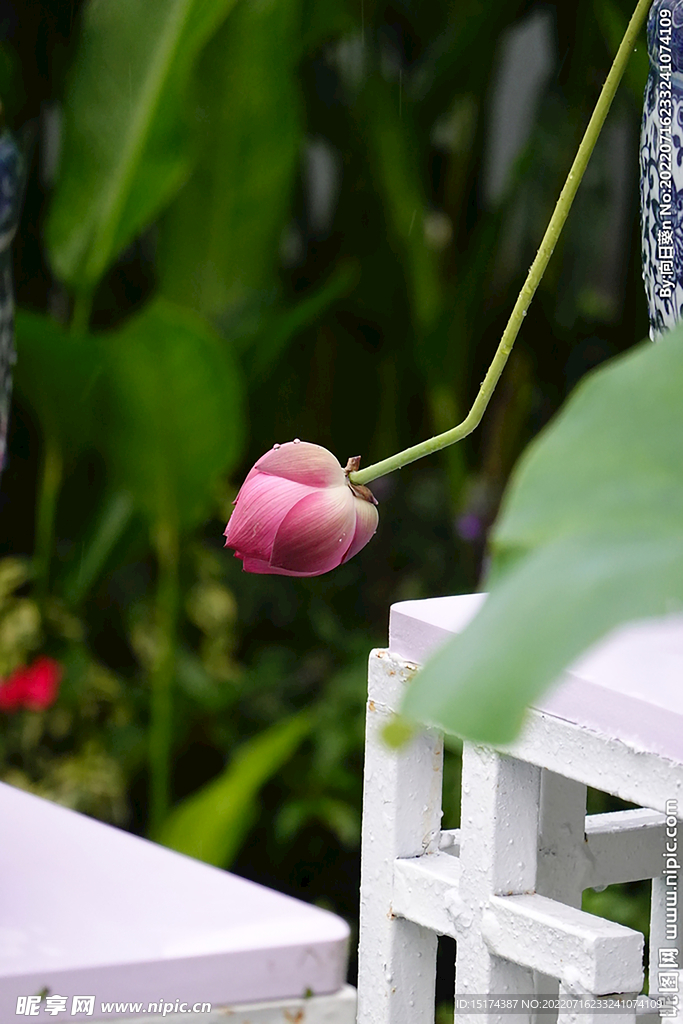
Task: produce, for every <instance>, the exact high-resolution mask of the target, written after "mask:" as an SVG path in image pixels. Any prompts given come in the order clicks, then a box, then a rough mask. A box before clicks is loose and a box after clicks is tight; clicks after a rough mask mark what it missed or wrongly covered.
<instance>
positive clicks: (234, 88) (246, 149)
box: [159, 0, 302, 317]
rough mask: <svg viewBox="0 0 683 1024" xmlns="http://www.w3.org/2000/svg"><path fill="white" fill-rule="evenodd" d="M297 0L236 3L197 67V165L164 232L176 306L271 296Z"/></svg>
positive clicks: (293, 134)
mask: <svg viewBox="0 0 683 1024" xmlns="http://www.w3.org/2000/svg"><path fill="white" fill-rule="evenodd" d="M300 34H301V24H300V0H262V2H260V3H241V4H238V5H237V7H236V8H235V10H234V11H233V12H232V14H231V15H230V17H229V18H228V19H227V20H226V23H225V25H224V26H223V27H222V28H221V30H220V31H219V32H218V33H217V34H216V36H215V38H214V39H213V40H212V41H211V43H210V44H209V45H208V46H207V48H206V50H205V52H204V54H203V56H202V59H201V62H200V64H199V67H198V71H197V75H196V76H195V77H196V80H197V82H196V85H197V103H198V112H197V118H198V120H199V122H200V124H201V129H200V130H201V132H202V143H201V155H200V157H199V161H198V164H197V166H196V168H195V170H194V173H193V174H192V177H191V178H190V180H189V181H188V182H187V184H186V185H185V187H184V188H183V189H182V192H181V193H180V195H179V196H178V198H177V200H176V201H175V202H174V203H173V206H172V207H171V208H170V209H169V211H168V212H167V214H166V216H165V217H164V219H163V221H162V224H161V225H160V238H159V275H160V283H161V289H162V291H163V293H164V294H165V295H167V296H169V298H172V299H173V301H174V302H180V303H182V304H183V305H187V306H190V307H192V308H194V309H197V310H198V311H199V312H201V313H204V314H206V315H208V316H211V317H216V316H220V315H221V314H224V313H225V311H226V310H227V309H228V308H229V307H230V306H231V305H232V304H233V303H236V302H241V301H243V300H244V299H245V297H248V295H249V293H250V292H251V291H253V290H256V291H257V292H259V291H263V290H264V289H265V290H268V289H271V288H272V287H273V284H274V273H275V269H276V260H277V252H278V241H279V237H280V234H281V232H282V229H283V226H284V224H285V220H286V217H287V211H288V209H289V204H290V196H291V192H292V185H293V180H294V174H295V172H296V168H297V163H298V155H299V147H300V144H301V137H302V123H301V111H300V107H301V101H300V97H299V91H298V87H297V84H296V78H295V72H296V64H297V60H298V55H299V49H300Z"/></svg>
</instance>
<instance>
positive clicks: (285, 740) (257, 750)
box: [155, 714, 311, 867]
mask: <svg viewBox="0 0 683 1024" xmlns="http://www.w3.org/2000/svg"><path fill="white" fill-rule="evenodd" d="M310 728H311V719H310V717H309V716H308V715H306V714H298V715H294V716H293V717H291V718H287V719H286V720H285V721H284V722H278V723H277V724H276V725H274V726H271V728H270V729H266V730H265V732H262V733H260V734H259V735H258V736H256V737H254V738H253V739H251V740H249V741H248V742H247V743H244V744H243V745H242V746H241V747H240V749H239V750H238V751H237V753H236V754H235V756H234V758H233V759H232V762H231V763H230V764H229V765H228V767H227V768H226V769H225V771H224V772H223V773H222V774H221V775H219V776H218V778H217V779H213V780H212V781H211V782H209V783H208V784H207V785H206V786H204V787H202V789H200V790H199V791H198V792H197V793H193V794H192V796H190V797H188V798H187V799H186V800H183V801H182V803H180V804H179V805H178V806H177V807H175V808H174V810H172V811H171V813H170V815H169V816H168V818H167V819H166V821H165V822H164V824H163V826H162V828H161V831H160V833H159V835H158V836H156V837H155V838H156V839H157V840H158V842H160V843H162V844H163V845H164V846H169V847H170V848H171V849H172V850H178V852H179V853H185V854H187V856H189V857H196V858H197V859H198V860H203V861H206V862H207V863H208V864H215V865H216V867H226V866H228V865H229V863H230V861H231V860H232V859H233V858H234V856H235V854H236V853H237V851H238V849H239V847H240V845H241V843H242V841H243V839H244V836H245V833H246V831H247V829H248V828H249V826H250V825H251V823H252V820H253V815H254V812H255V809H256V807H255V801H256V797H257V794H258V791H259V790H260V789H261V787H262V786H263V785H264V784H265V783H266V782H267V781H268V779H270V778H272V776H273V775H274V774H275V773H276V772H277V771H278V770H279V769H280V768H281V767H282V765H284V764H285V763H286V762H287V761H288V760H289V758H290V757H291V756H292V754H293V753H294V751H295V750H296V748H297V747H298V746H299V744H300V743H301V741H302V740H303V739H304V737H305V736H306V734H307V733H308V732H309V731H310Z"/></svg>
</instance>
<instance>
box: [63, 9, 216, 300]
mask: <svg viewBox="0 0 683 1024" xmlns="http://www.w3.org/2000/svg"><path fill="white" fill-rule="evenodd" d="M234 2H235V0H145V2H144V3H140V2H139V0H90V2H89V3H87V4H86V6H85V10H84V15H83V27H82V34H81V39H80V43H79V48H78V52H77V54H76V58H75V60H74V63H73V74H72V78H71V83H70V88H69V91H68V95H67V99H66V103H65V125H64V140H63V155H62V161H61V168H60V174H59V180H58V187H57V190H56V193H55V196H54V200H53V203H52V206H51V209H50V217H49V220H48V224H47V238H48V245H49V248H50V253H51V260H52V265H53V267H54V270H55V272H56V274H57V276H58V277H60V278H61V279H62V280H63V281H65V282H66V283H68V284H70V285H71V286H72V287H73V288H75V289H76V291H86V292H87V291H89V290H91V289H92V288H93V287H94V285H95V284H96V283H97V281H98V280H99V278H100V277H101V276H102V274H103V273H104V271H105V270H106V268H107V266H108V265H109V263H110V262H111V260H112V259H113V258H114V257H115V256H116V254H117V253H118V252H120V251H121V249H122V248H123V247H124V246H125V245H126V244H127V243H128V242H130V240H131V239H132V238H133V237H134V236H135V234H136V233H138V232H139V231H140V230H141V228H143V227H144V226H145V225H146V224H148V223H149V222H150V221H151V220H152V218H153V217H154V216H155V215H156V214H157V213H158V212H159V210H160V209H162V208H163V206H164V205H165V204H166V203H167V202H168V200H169V198H170V196H171V195H172V194H173V192H174V191H175V190H176V189H177V188H178V187H179V185H180V183H181V181H182V179H183V177H184V176H185V175H186V174H187V171H188V160H189V149H188V131H187V126H186V125H184V124H183V116H182V115H183V107H184V90H185V86H186V83H187V78H188V75H189V72H190V70H191V67H192V63H193V61H194V59H195V57H196V55H197V53H198V51H199V49H200V48H201V46H202V45H203V44H204V43H205V42H206V40H207V39H208V38H209V37H210V36H211V34H212V33H213V32H214V31H215V29H216V28H217V26H218V25H219V24H220V22H221V21H222V19H223V18H224V17H225V15H226V14H227V12H228V11H229V10H230V8H231V7H232V6H233V3H234Z"/></svg>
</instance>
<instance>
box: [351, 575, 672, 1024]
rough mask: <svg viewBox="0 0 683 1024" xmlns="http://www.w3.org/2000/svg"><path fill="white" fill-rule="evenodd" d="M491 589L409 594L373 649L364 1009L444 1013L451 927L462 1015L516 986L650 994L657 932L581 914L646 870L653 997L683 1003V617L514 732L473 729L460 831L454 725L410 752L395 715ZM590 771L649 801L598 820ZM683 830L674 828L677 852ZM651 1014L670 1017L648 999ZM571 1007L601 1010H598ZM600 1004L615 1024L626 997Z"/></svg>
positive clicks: (631, 1013) (582, 679) (609, 657)
mask: <svg viewBox="0 0 683 1024" xmlns="http://www.w3.org/2000/svg"><path fill="white" fill-rule="evenodd" d="M483 600H484V597H483V596H482V595H467V596H462V597H453V598H439V599H433V600H426V601H408V602H404V603H402V604H398V605H394V606H393V608H392V610H391V618H390V642H389V649H388V650H378V651H374V652H373V653H372V655H371V658H370V673H369V690H368V712H367V733H366V762H365V792H364V807H363V853H362V881H361V921H360V950H359V956H360V961H359V981H358V1024H432V1022H433V1020H434V985H435V959H436V944H437V935H449V936H452V937H453V938H455V939H456V942H457V956H456V1020H458V1021H460V1020H462V1021H463V1022H464V1021H466V1020H467V1021H468V1022H469V1021H470V1019H471V1022H472V1024H477V1022H478V1024H487V1022H488V1021H494V1020H495V1021H498V1020H500V1021H501V1022H503V1021H505V1020H506V1019H509V1016H508V1014H506V1013H504V1012H502V1009H501V1004H498V1008H496V1007H495V1006H494V1007H489V1012H488V1013H485V1014H482V1013H475V1012H472V1011H473V1009H474V1006H475V1004H473V1003H471V1002H468V1001H467V999H466V998H465V997H473V996H482V997H483V996H507V997H509V998H510V999H514V998H517V999H518V1003H517V1004H515V1005H516V1006H517V1010H516V1012H517V1014H518V1015H517V1016H515V1017H514V1018H513V1019H514V1020H515V1021H521V1020H529V1021H530V1020H531V1018H532V1016H533V1005H534V1004H533V1003H525V1004H524V1005H526V1006H528V1007H530V1008H529V1009H526V1010H524V1011H522V1005H523V1003H522V997H529V996H532V995H533V996H541V995H544V994H545V995H549V996H552V995H555V996H557V997H562V998H561V1005H562V1006H567V1005H568V1003H567V999H566V998H565V997H568V996H573V997H579V996H583V997H585V999H586V1002H584V1004H583V1007H582V1009H583V1010H585V1009H586V1008H589V1007H590V1006H591V1005H592V1004H591V1002H590V1000H589V997H591V996H606V995H608V994H612V993H618V994H621V995H623V996H635V995H636V994H638V993H640V992H641V988H642V984H643V967H642V965H643V942H644V939H643V936H642V935H641V934H640V933H639V932H636V931H634V930H632V929H629V928H626V927H623V926H621V925H618V924H614V923H612V922H610V921H605V920H603V919H602V918H598V917H595V916H593V915H590V914H586V913H583V912H582V911H581V909H580V907H581V894H582V891H583V890H584V889H586V888H589V887H598V886H605V885H609V884H611V883H616V882H628V881H633V880H636V879H648V878H651V879H653V883H652V911H651V940H650V960H649V964H650V996H653V995H656V993H657V992H658V991H660V990H661V991H662V993H663V992H664V990H665V989H668V991H671V990H672V989H673V987H674V986H675V987H677V988H680V997H681V1002H683V976H682V972H680V971H679V970H678V969H677V966H678V967H680V966H681V965H682V964H683V959H682V958H681V955H680V952H678V951H679V950H680V948H681V945H682V944H683V943H681V939H680V934H681V931H682V930H683V923H681V925H679V929H678V933H679V934H678V936H677V937H676V938H675V939H672V934H671V933H670V934H669V936H668V937H667V935H666V925H665V906H664V904H665V898H666V893H667V881H668V883H669V888H668V891H669V893H672V892H673V891H674V889H676V892H678V889H677V883H678V880H679V879H678V874H677V873H676V876H675V878H674V877H668V879H667V876H665V875H664V874H663V867H664V864H665V862H664V858H663V853H664V852H665V842H666V841H667V840H666V835H665V834H666V831H667V824H666V822H667V820H668V821H669V826H670V828H669V831H671V832H673V833H676V834H677V835H678V826H677V824H676V822H677V821H678V818H680V817H681V816H682V812H683V617H677V618H669V619H666V620H653V621H651V622H649V623H644V624H638V625H636V626H633V627H629V628H627V629H624V630H621V631H619V632H618V633H616V634H613V635H612V637H610V638H608V639H607V640H606V641H605V642H604V643H603V644H601V645H600V646H599V647H598V648H596V649H594V650H593V652H591V653H590V654H589V655H588V656H586V657H585V658H583V659H582V660H581V661H580V662H579V663H577V664H576V665H575V666H573V667H572V670H571V671H570V672H568V673H566V674H565V676H564V678H563V679H562V680H561V681H560V682H559V683H558V684H557V686H556V687H555V688H554V689H553V690H552V691H551V692H549V693H547V694H546V695H545V696H544V697H543V698H541V699H540V700H539V701H538V702H537V704H536V708H535V709H533V710H531V711H530V712H529V716H528V721H527V724H526V727H525V729H524V731H523V733H522V735H521V736H520V737H519V739H518V740H517V741H516V742H515V743H514V744H513V745H512V746H510V747H508V748H501V749H500V750H493V749H490V748H487V747H483V746H477V745H473V744H470V743H466V744H465V745H464V750H463V774H462V812H461V828H460V829H458V830H451V829H448V828H447V826H448V824H449V823H448V822H445V823H442V821H441V795H442V794H441V790H442V762H443V738H442V736H441V735H440V734H439V733H438V732H436V731H433V730H427V731H424V732H423V733H421V734H419V735H417V736H416V737H415V738H414V739H413V740H412V741H411V743H410V744H408V745H407V746H406V747H405V748H403V749H400V750H398V751H395V750H391V749H389V748H388V747H387V746H386V745H385V744H384V742H383V740H382V730H383V728H384V726H385V725H386V723H387V722H388V721H390V720H391V718H392V716H393V713H394V712H395V711H397V710H399V709H400V706H401V701H402V696H403V693H404V691H405V688H406V686H407V685H408V684H409V682H410V680H411V677H412V676H413V675H414V673H415V671H416V667H417V666H418V665H419V664H420V663H423V662H424V660H425V658H426V656H427V654H428V653H429V651H430V650H433V649H434V648H435V647H437V646H438V645H439V644H442V643H443V642H444V641H445V640H446V639H448V638H449V637H450V636H451V635H452V634H453V633H454V632H458V631H459V630H461V629H463V628H464V626H465V625H466V624H467V622H468V621H469V620H470V618H471V617H472V616H473V615H474V614H475V613H476V610H477V609H478V607H479V606H480V603H481V602H482V601H483ZM492 642H495V638H492ZM587 785H590V786H593V787H595V788H597V789H601V790H603V791H605V792H608V793H612V794H614V795H616V796H619V797H621V798H622V799H624V800H626V801H629V802H632V803H635V804H637V805H639V809H636V810H626V811H620V812H616V813H611V814H601V815H591V816H588V817H586V786H587ZM667 814H668V815H669V818H668V819H667V817H666V815H667ZM672 815H673V817H672ZM442 826H443V827H442ZM682 838H683V830H681V833H680V836H679V837H678V838H677V839H675V838H674V839H671V840H668V841H669V842H677V843H678V859H679V860H680V853H681V852H683V843H682V842H681V839H682ZM681 902H683V900H681ZM670 913H671V908H670ZM671 916H672V915H671ZM671 948H673V949H674V950H675V951H676V955H675V956H674V955H673V954H671V953H665V954H664V956H663V960H664V961H667V960H668V961H669V962H668V964H667V963H666V962H664V963H663V964H660V961H659V950H660V949H662V950H664V949H671ZM458 1000H459V1002H458ZM631 1002H632V1001H628V1002H627V1001H625V1000H624V1001H622V1003H620V1004H619V1005H618V1008H617V1012H616V1017H617V1018H618V1021H619V1022H620V1024H621V1022H626V1021H629V1020H630V1021H633V1020H635V1016H636V1010H635V1009H632V1007H631ZM459 1006H460V1009H459ZM463 1007H464V1009H463ZM637 1012H638V1017H639V1020H642V1019H644V1018H645V1017H647V1018H648V1019H649V1020H659V1014H658V1013H657V1011H656V1007H655V1008H654V1009H653V1005H652V1003H651V1002H650V1003H649V1004H648V1002H647V1000H641V1005H640V1007H639V1008H638V1011H637ZM559 1018H560V1020H561V1021H568V1020H569V1019H576V1021H583V1022H585V1024H589V1022H590V1021H591V1019H592V1014H591V1013H586V1012H582V1013H581V1014H580V1015H576V1016H575V1018H574V1016H573V1012H572V1011H571V1010H562V1009H561V1010H560V1014H559ZM595 1019H596V1021H598V1020H602V1021H603V1022H604V1024H608V1022H610V1024H615V1016H614V1013H612V1012H610V1013H609V1014H608V1015H605V1014H604V1013H599V1014H596V1015H595ZM671 1019H678V1020H679V1021H680V1020H681V1019H683V1018H682V1016H681V1015H680V1014H678V1015H677V1016H676V1017H674V1018H671ZM535 1020H537V1021H539V1022H545V1024H550V1022H551V1021H552V1020H553V1016H552V1015H547V1014H543V1015H538V1016H536V1017H535Z"/></svg>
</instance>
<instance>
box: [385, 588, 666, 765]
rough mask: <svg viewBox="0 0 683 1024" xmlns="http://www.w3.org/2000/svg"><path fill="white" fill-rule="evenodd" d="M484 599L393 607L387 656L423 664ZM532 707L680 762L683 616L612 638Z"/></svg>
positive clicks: (629, 628) (461, 598)
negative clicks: (392, 655)
mask: <svg viewBox="0 0 683 1024" xmlns="http://www.w3.org/2000/svg"><path fill="white" fill-rule="evenodd" d="M485 598H486V595H485V594H463V595H460V596H457V597H436V598H429V599H427V600H423V601H402V602H401V603H399V604H395V605H393V606H392V608H391V613H390V618H389V648H390V650H391V651H393V652H394V653H395V654H398V655H399V656H400V657H402V658H405V659H406V660H407V661H413V662H416V663H417V664H422V663H424V662H425V661H426V659H427V657H428V655H429V654H430V652H432V651H434V650H436V649H437V648H438V647H440V646H441V645H443V644H444V643H445V642H446V641H447V640H448V639H450V637H451V636H452V635H453V634H454V633H459V632H461V631H462V630H463V629H464V628H465V626H466V625H467V624H468V622H469V621H470V620H471V619H472V618H473V617H474V616H475V615H476V613H477V611H478V610H479V608H480V607H481V605H482V603H483V602H484V600H485ZM534 707H536V708H538V709H539V710H541V711H546V712H548V713H549V714H552V715H554V716H555V717H557V718H562V719H564V720H566V721H569V722H574V723H577V724H579V725H584V726H586V727H587V728H589V729H594V730H597V731H599V732H602V733H607V735H610V736H613V737H615V738H617V739H620V740H622V741H623V742H624V743H627V744H629V745H630V746H632V747H635V748H637V749H640V750H644V751H650V752H652V753H655V754H659V755H661V756H663V757H667V758H670V759H671V760H673V761H676V762H678V763H679V764H680V763H683V616H681V615H671V616H667V617H666V618H662V619H648V620H644V621H641V622H637V623H634V624H631V625H628V626H624V627H622V628H620V629H617V630H615V631H614V632H612V633H610V634H609V636H608V637H607V638H606V639H605V640H603V641H601V642H600V643H598V644H596V645H595V646H594V647H592V648H591V649H590V651H588V652H587V653H586V654H585V655H583V656H582V657H581V658H580V659H579V660H578V661H576V662H575V663H574V664H573V665H572V666H571V667H570V668H569V670H568V671H567V672H565V673H564V674H563V676H562V677H561V679H560V680H558V682H557V683H556V684H555V685H554V686H553V687H552V688H551V689H550V690H548V691H546V693H545V694H543V695H542V696H541V697H540V698H539V699H538V700H536V701H535V702H534Z"/></svg>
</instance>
